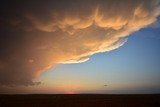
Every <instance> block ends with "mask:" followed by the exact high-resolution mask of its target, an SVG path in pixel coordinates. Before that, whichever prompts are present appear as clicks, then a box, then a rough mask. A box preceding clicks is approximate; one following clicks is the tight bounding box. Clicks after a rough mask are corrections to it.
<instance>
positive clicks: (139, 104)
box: [0, 94, 160, 107]
mask: <svg viewBox="0 0 160 107" xmlns="http://www.w3.org/2000/svg"><path fill="white" fill-rule="evenodd" d="M0 107H160V95H159V94H154V95H151V94H149V95H104V94H70V95H65V94H53V95H52V94H50V95H45V94H44V95H43V94H37V95H36V94H35V95H34V94H30V95H0Z"/></svg>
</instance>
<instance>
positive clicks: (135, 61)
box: [0, 0, 160, 94]
mask: <svg viewBox="0 0 160 107" xmlns="http://www.w3.org/2000/svg"><path fill="white" fill-rule="evenodd" d="M0 14H1V15H0V23H1V24H0V33H1V35H0V49H1V51H0V93H1V94H4V93H7V94H34V93H37V94H77V93H95V94H97V93H100V94H132V93H140V94H143V93H160V79H159V77H160V37H159V35H160V17H159V16H160V1H159V0H141V1H140V0H134V1H133V0H114V1H113V0H78V1H76V2H75V1H74V0H69V1H66V0H57V1H56V0H54V1H52V0H46V1H39V0H34V1H32V0H24V1H19V0H15V1H6V0H5V1H2V3H1V6H0Z"/></svg>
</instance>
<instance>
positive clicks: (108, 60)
mask: <svg viewBox="0 0 160 107" xmlns="http://www.w3.org/2000/svg"><path fill="white" fill-rule="evenodd" d="M159 35H160V30H159V28H153V27H150V26H149V27H147V28H144V29H141V30H140V31H138V32H136V33H133V34H131V35H130V36H129V37H128V41H127V42H126V43H125V44H124V45H123V46H121V47H120V48H118V49H116V50H113V51H110V52H105V53H99V54H95V55H93V56H91V57H90V60H88V61H87V62H83V63H78V64H61V65H57V66H56V67H55V68H53V69H50V70H49V71H48V72H45V73H43V75H42V76H41V77H40V78H42V79H43V78H45V79H46V78H48V80H49V81H52V83H51V84H53V85H54V87H58V86H63V85H64V84H65V85H67V86H66V87H70V85H75V84H81V83H85V85H88V86H86V87H84V88H82V90H80V91H77V89H71V90H72V91H76V92H77V93H159V92H160V79H159V77H160V37H159ZM63 81H68V82H65V83H64V82H63ZM73 81H74V82H73ZM57 82H58V83H57ZM44 83H45V81H44ZM55 84H56V85H55ZM104 85H107V86H104ZM53 93H54V91H53Z"/></svg>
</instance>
